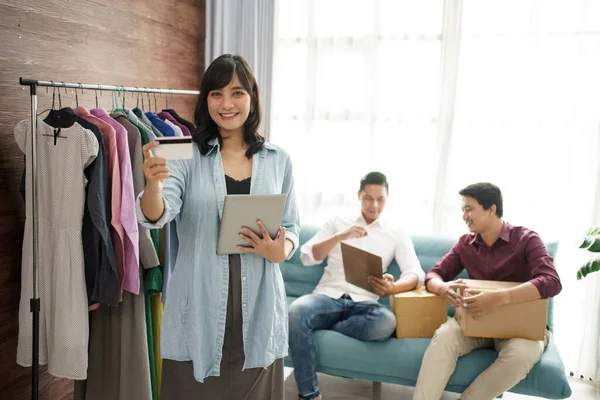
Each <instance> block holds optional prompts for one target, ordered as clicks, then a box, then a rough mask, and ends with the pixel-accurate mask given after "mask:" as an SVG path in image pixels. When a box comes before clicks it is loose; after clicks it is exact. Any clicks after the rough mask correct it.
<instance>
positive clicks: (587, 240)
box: [577, 228, 600, 280]
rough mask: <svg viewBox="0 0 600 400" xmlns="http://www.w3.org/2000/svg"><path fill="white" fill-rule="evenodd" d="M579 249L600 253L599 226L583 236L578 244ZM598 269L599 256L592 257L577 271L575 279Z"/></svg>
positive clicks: (599, 263) (599, 268) (599, 266)
mask: <svg viewBox="0 0 600 400" xmlns="http://www.w3.org/2000/svg"><path fill="white" fill-rule="evenodd" d="M579 248H580V249H587V250H588V251H591V252H592V253H600V228H593V229H590V230H589V231H588V233H587V235H586V236H585V237H584V238H583V243H581V246H579ZM598 271H600V257H599V258H595V259H592V260H590V261H588V262H586V263H585V264H583V266H582V267H581V268H580V269H579V271H577V280H580V279H582V278H584V277H585V276H586V275H588V274H591V273H592V272H598Z"/></svg>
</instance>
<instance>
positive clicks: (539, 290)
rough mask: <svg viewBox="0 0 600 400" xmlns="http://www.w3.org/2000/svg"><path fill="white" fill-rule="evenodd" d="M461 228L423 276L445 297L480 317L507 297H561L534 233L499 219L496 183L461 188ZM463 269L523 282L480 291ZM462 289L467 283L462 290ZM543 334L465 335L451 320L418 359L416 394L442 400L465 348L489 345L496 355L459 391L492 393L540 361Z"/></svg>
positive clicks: (422, 399) (483, 396)
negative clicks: (519, 336)
mask: <svg viewBox="0 0 600 400" xmlns="http://www.w3.org/2000/svg"><path fill="white" fill-rule="evenodd" d="M459 193H460V195H461V196H462V197H463V199H462V211H463V220H464V221H465V223H466V224H467V226H468V227H469V231H470V233H469V234H466V235H463V236H462V237H461V238H460V239H459V240H458V242H457V243H456V244H455V245H454V247H452V249H451V250H450V252H448V254H446V255H445V256H444V257H443V258H442V259H441V260H440V261H439V262H438V263H437V264H436V265H435V266H434V267H433V268H432V269H431V271H429V273H428V274H427V275H426V277H425V285H426V286H427V289H428V290H429V291H430V292H432V293H436V294H438V295H440V296H442V297H443V298H444V299H445V300H446V301H447V302H448V304H450V305H452V306H454V307H463V308H464V309H465V311H466V312H468V313H471V314H472V315H473V316H474V317H475V318H477V317H478V316H481V315H484V314H486V313H488V312H490V311H492V310H494V309H496V308H498V307H500V306H502V305H504V304H510V303H520V302H525V301H530V300H535V299H539V298H547V297H553V296H556V295H557V294H558V293H559V292H560V291H561V289H562V286H561V283H560V279H559V277H558V274H557V273H556V269H555V268H554V265H553V263H552V257H550V255H548V251H547V250H546V246H544V243H543V242H542V239H540V237H539V236H538V234H537V233H535V232H533V231H531V230H529V229H527V228H525V227H522V226H513V225H510V224H508V223H506V222H504V221H503V220H502V193H501V192H500V189H499V188H498V187H497V186H495V185H492V184H491V183H476V184H473V185H469V186H467V187H466V188H464V189H463V190H461V191H460V192H459ZM463 269H466V270H467V272H468V273H469V277H470V278H471V279H484V280H495V281H512V282H523V283H522V284H521V285H518V286H515V287H513V288H510V289H506V290H498V291H487V292H480V291H477V290H474V289H469V288H468V287H467V285H466V284H465V282H464V281H461V280H456V281H455V280H454V278H455V277H456V276H457V275H458V274H459V273H460V272H461V271H462V270H463ZM457 289H464V290H465V293H466V294H467V295H468V297H462V296H461V295H460V294H459V292H457ZM547 344H548V334H547V333H546V339H545V341H543V342H542V341H533V340H526V339H488V338H474V337H466V336H464V335H463V334H462V332H461V330H460V327H459V326H458V324H457V323H456V321H455V320H454V319H450V320H449V321H448V322H446V323H445V324H444V325H442V326H441V327H440V328H439V329H438V330H437V331H436V332H435V335H434V336H433V339H432V340H431V343H430V344H429V347H428V349H427V351H426V352H425V356H424V358H423V363H422V364H421V370H420V371H419V377H418V378H417V385H416V387H415V394H414V397H413V400H439V399H440V397H441V396H442V393H443V391H444V388H445V387H446V384H447V383H448V379H449V378H450V375H452V373H453V372H454V369H455V368H456V362H457V360H458V358H459V357H460V356H462V355H465V354H468V353H470V352H471V351H473V350H475V349H478V348H481V347H490V348H495V349H496V351H498V358H497V359H496V361H495V362H494V363H493V364H492V365H491V366H490V367H489V368H488V369H486V370H485V371H483V372H482V373H481V374H480V375H479V376H478V377H477V378H476V379H475V380H474V381H473V383H472V384H471V385H470V386H469V387H468V388H467V389H466V390H465V391H464V392H463V393H462V397H461V399H462V400H487V399H494V398H495V397H496V396H497V395H499V394H500V393H503V392H505V391H507V390H509V389H510V388H512V387H513V386H515V385H516V384H517V383H519V382H520V381H521V380H522V379H523V378H525V376H527V373H528V372H529V370H531V368H532V367H533V366H534V365H535V364H536V363H537V362H538V361H539V360H540V358H541V357H542V353H543V351H544V348H545V346H546V345H547Z"/></svg>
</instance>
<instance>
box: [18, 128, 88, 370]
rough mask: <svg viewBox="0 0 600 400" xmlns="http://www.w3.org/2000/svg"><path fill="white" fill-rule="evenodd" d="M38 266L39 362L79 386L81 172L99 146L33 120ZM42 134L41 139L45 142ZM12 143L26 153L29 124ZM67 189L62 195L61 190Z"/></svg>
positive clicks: (28, 252) (82, 134) (26, 342)
mask: <svg viewBox="0 0 600 400" xmlns="http://www.w3.org/2000/svg"><path fill="white" fill-rule="evenodd" d="M37 127H38V128H37V132H35V133H34V134H35V135H37V143H38V146H37V163H38V164H37V174H38V188H37V190H38V202H37V204H36V205H35V207H36V209H37V213H38V259H39V264H38V265H39V282H40V286H39V295H40V298H41V299H42V301H41V310H40V347H39V350H40V352H39V363H40V364H41V365H44V364H48V372H49V373H50V374H52V375H54V376H57V377H62V378H67V379H85V378H86V376H87V367H88V329H89V328H88V299H87V291H86V284H85V272H84V256H83V242H82V237H81V230H82V218H83V214H84V208H85V204H84V202H85V185H86V179H85V175H84V169H85V168H86V167H87V166H88V165H90V163H92V162H93V161H94V159H95V158H96V156H97V155H98V146H99V144H98V140H97V139H96V137H95V136H94V134H93V133H92V132H91V131H89V130H87V129H84V128H83V127H82V126H81V125H79V124H77V123H73V125H72V126H71V127H68V128H61V129H60V130H58V129H54V128H53V127H52V126H50V125H48V124H46V123H45V122H43V121H42V120H41V119H40V118H38V120H37ZM45 135H47V136H45ZM14 136H15V141H16V142H17V145H18V146H19V148H20V149H21V151H22V152H23V153H25V154H29V151H30V148H31V147H30V146H31V140H32V138H31V122H30V121H29V120H25V121H21V122H19V123H18V124H17V126H16V127H15V130H14ZM26 165H27V167H26V171H27V173H26V174H27V175H26V184H27V185H26V187H27V188H30V187H31V182H32V177H31V171H32V167H31V157H29V156H28V157H26ZM66 188H68V190H65V189H66ZM25 203H26V220H25V233H24V238H23V261H22V275H21V299H20V304H19V339H18V346H17V363H18V364H19V365H22V366H30V365H31V362H32V337H31V332H32V318H31V312H30V309H29V300H30V298H32V297H33V288H32V281H33V276H32V274H33V272H32V270H31V265H32V264H33V260H32V257H33V248H32V235H33V219H32V209H33V207H32V206H33V201H32V198H31V192H30V191H26V202H25Z"/></svg>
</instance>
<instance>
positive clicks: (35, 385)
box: [19, 78, 200, 400]
mask: <svg viewBox="0 0 600 400" xmlns="http://www.w3.org/2000/svg"><path fill="white" fill-rule="evenodd" d="M19 84H20V85H21V86H29V94H30V96H31V167H32V168H31V169H32V170H31V177H32V180H31V199H32V217H33V297H32V298H31V300H30V311H31V313H32V317H33V324H32V325H33V335H32V336H33V337H32V339H33V343H32V346H33V348H32V359H31V375H32V382H31V398H32V399H33V400H37V399H38V392H39V365H38V363H39V346H40V333H39V329H40V298H39V266H38V213H37V135H36V133H37V105H38V104H37V87H38V86H45V87H54V88H59V89H60V88H65V89H66V88H70V89H75V90H77V89H80V90H82V91H83V90H95V91H97V90H100V91H110V92H120V93H126V92H137V93H158V94H167V95H169V94H174V95H184V96H197V95H199V94H200V92H199V91H197V90H174V89H153V88H145V87H143V88H140V87H137V86H136V87H133V86H114V85H90V84H82V83H65V82H62V81H38V80H35V79H23V78H19Z"/></svg>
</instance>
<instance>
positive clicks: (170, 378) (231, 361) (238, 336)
mask: <svg viewBox="0 0 600 400" xmlns="http://www.w3.org/2000/svg"><path fill="white" fill-rule="evenodd" d="M241 282H242V280H241V263H240V256H239V255H231V256H229V295H228V298H227V319H226V323H225V340H224V342H223V357H222V359H221V375H220V376H210V377H208V378H206V379H205V380H204V382H203V383H200V382H198V381H196V379H194V371H193V365H192V362H191V361H173V360H166V359H165V360H163V370H162V383H161V393H160V398H161V400H182V399H186V400H187V399H189V400H203V399H215V400H282V399H283V359H279V360H275V362H274V363H273V364H271V365H270V366H269V367H268V368H267V369H264V368H250V369H246V370H244V371H242V368H243V366H244V344H243V338H242V283H241Z"/></svg>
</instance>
